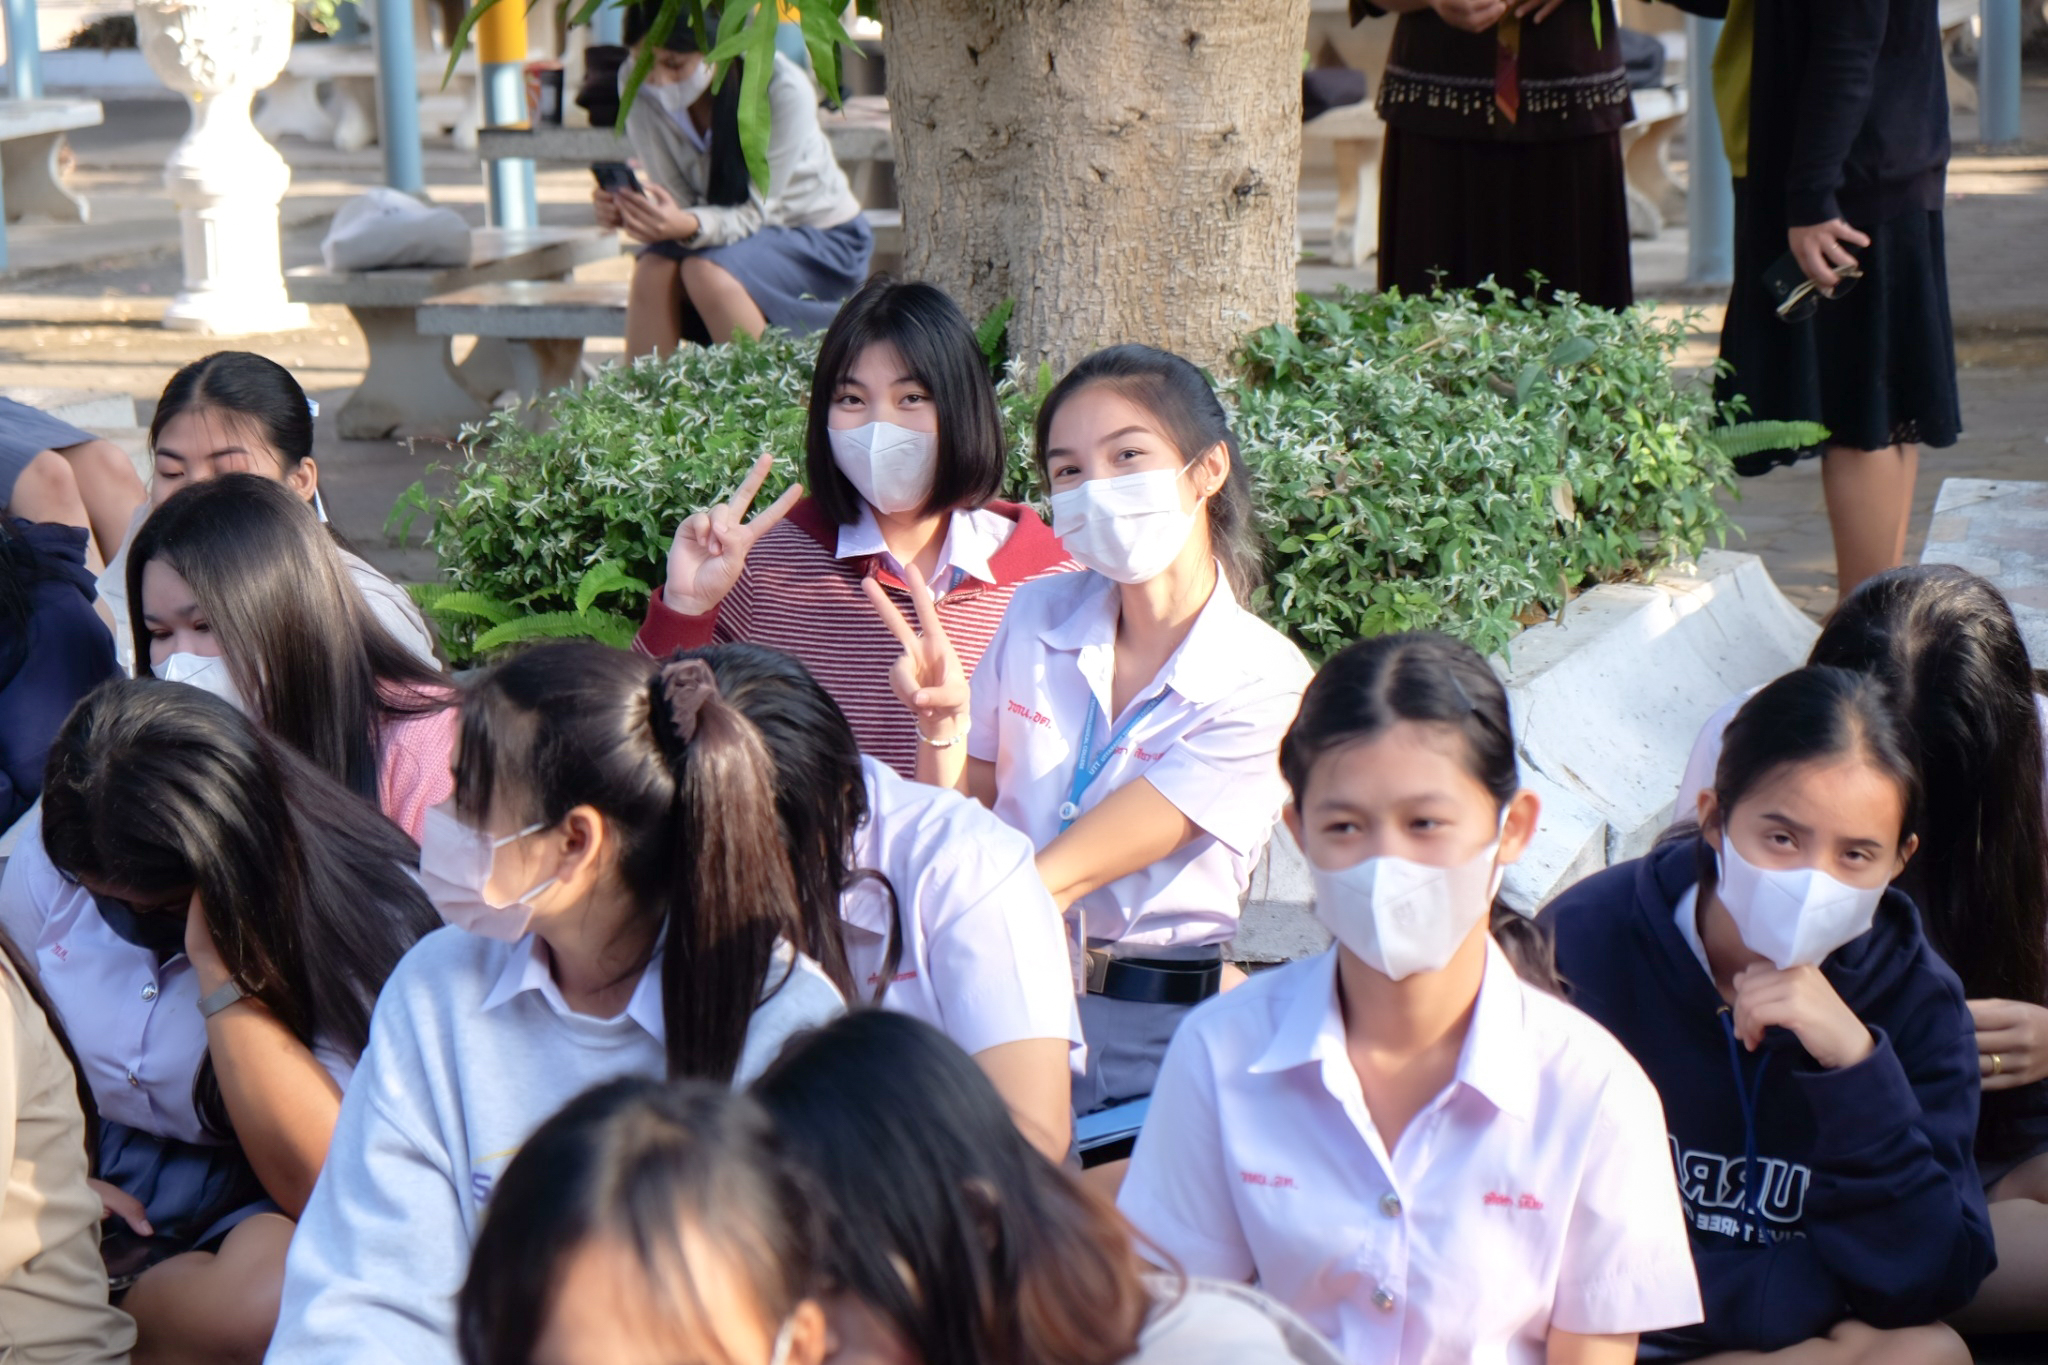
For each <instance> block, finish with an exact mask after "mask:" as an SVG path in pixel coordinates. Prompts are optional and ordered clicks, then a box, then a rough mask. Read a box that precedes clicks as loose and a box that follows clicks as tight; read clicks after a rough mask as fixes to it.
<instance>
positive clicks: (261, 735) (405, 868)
mask: <svg viewBox="0 0 2048 1365" xmlns="http://www.w3.org/2000/svg"><path fill="white" fill-rule="evenodd" d="M43 843H44V846H45V848H46V850H47V851H48V853H49V856H50V861H51V863H53V864H54V865H55V866H56V868H57V870H58V871H59V872H61V873H63V874H64V875H65V876H67V877H69V878H71V879H72V880H74V881H77V880H88V879H89V880H91V881H93V882H96V883H99V884H101V885H103V886H110V887H115V888H119V889H120V890H121V891H122V892H123V893H125V894H131V895H144V896H147V895H161V896H165V897H170V898H173V899H175V898H180V897H183V896H186V895H189V894H191V893H193V892H197V893H198V896H199V899H200V902H201V904H203V905H204V906H205V907H206V917H207V924H208V926H209V927H210V928H211V929H212V931H213V939H214V943H215V944H216V945H217V946H218V947H219V949H220V955H221V958H222V960H223V961H224V962H225V963H226V964H227V968H228V970H229V971H230V972H231V973H233V975H234V977H235V979H236V980H237V981H239V982H241V984H242V986H243V988H244V989H245V990H246V991H248V993H249V994H251V995H253V996H255V997H256V998H258V999H260V1000H261V1001H262V1002H263V1004H264V1005H265V1007H266V1008H268V1009H269V1010H270V1012H271V1013H272V1014H273V1015H275V1016H276V1017H277V1019H278V1020H279V1022H281V1023H282V1024H284V1026H285V1027H286V1028H288V1029H289V1030H291V1033H292V1036H293V1037H295V1038H297V1039H298V1040H299V1041H300V1042H301V1043H304V1044H305V1045H306V1046H307V1047H312V1046H313V1045H314V1044H315V1042H319V1043H323V1044H327V1045H331V1046H333V1047H335V1048H336V1049H337V1050H339V1051H341V1052H342V1053H344V1054H345V1055H347V1056H349V1057H351V1058H353V1057H356V1056H359V1055H360V1054H361V1052H362V1050H363V1048H364V1047H365V1046H366V1045H367V1044H368V1042H369V1038H370V1012H371V1008H372V1007H373V1006H374V1005H375V1004H376V1000H377V992H378V991H379V990H380V989H382V987H383V985H384V980H385V978H386V977H388V976H389V975H390V974H391V969H392V968H393V967H395V966H397V965H398V959H399V958H400V957H402V956H403V955H404V954H405V950H406V949H407V948H410V947H411V946H412V944H413V943H414V942H415V941H416V940H418V939H419V938H420V936H421V935H423V934H426V933H429V932H431V931H432V930H433V929H434V928H436V927H437V926H438V925H439V924H440V922H441V921H440V917H439V915H437V914H436V913H435V911H434V907H433V906H432V904H430V903H429V902H428V900H427V897H426V893H425V892H423V891H421V890H420V888H419V883H418V882H417V881H415V880H414V878H413V876H412V875H411V872H410V869H411V868H412V867H414V866H416V865H417V863H418V851H417V850H416V849H415V848H414V847H413V844H412V841H411V840H410V839H408V838H406V837H405V835H404V834H403V833H402V832H401V831H400V830H399V829H398V828H397V827H396V826H394V825H392V824H391V823H390V822H389V821H388V820H386V819H384V817H383V816H382V815H380V814H379V813H378V812H377V810H376V808H375V807H374V806H372V805H371V804H370V803H369V802H366V801H363V800H361V799H359V798H358V797H356V796H354V795H352V794H351V793H349V792H348V791H346V790H345V789H343V788H342V786H341V785H340V784H339V783H338V782H336V781H335V780H334V779H333V778H332V777H330V776H329V775H328V774H327V773H325V772H323V771H321V770H320V769H319V768H318V767H317V766H315V765H314V764H313V763H311V762H310V761H308V760H307V759H306V758H304V757H303V756H302V755H300V754H299V753H298V752H297V751H296V750H294V749H293V748H292V747H291V746H289V745H286V744H281V743H278V742H277V741H275V740H274V739H273V738H272V737H271V736H269V735H268V734H266V733H265V732H264V731H263V730H262V729H261V728H259V727H258V726H257V725H255V724H254V723H253V722H252V721H250V720H249V718H247V717H245V716H244V715H242V713H241V712H239V711H237V710H236V709H235V708H234V707H232V706H230V705H229V704H228V703H226V702H224V701H222V700H221V699H220V698H218V697H215V696H212V695H211V694H209V693H206V692H202V691H200V690H199V689H198V688H196V687H188V686H185V685H184V684H182V683H164V682H157V681H156V680H154V679H149V680H130V679H115V680H113V681H111V682H107V683H103V684H102V685H101V686H100V687H99V688H98V689H96V690H95V691H94V692H93V693H92V694H91V695H89V696H88V697H86V699H85V700H84V701H82V702H80V703H79V704H78V707H77V709H75V710H74V711H73V712H72V713H71V717H70V719H69V720H67V721H66V722H65V723H64V728H63V729H62V730H61V731H59V732H58V735H57V738H56V741H55V742H54V743H52V744H51V746H50V761H49V768H48V772H47V776H46V777H45V780H44V785H43ZM144 913H148V914H154V913H170V912H163V911H149V912H144ZM202 1079H203V1078H202ZM204 1092H205V1087H204V1086H203V1085H202V1087H201V1094H202V1102H201V1108H200V1112H201V1113H202V1114H204V1115H207V1116H208V1123H209V1126H210V1127H213V1128H215V1129H217V1130H222V1129H225V1127H226V1124H225V1121H224V1120H222V1119H221V1117H220V1113H221V1111H220V1109H219V1107H218V1104H217V1102H216V1103H208V1102H206V1100H205V1098H204ZM215 1100H216V1101H217V1096H215Z"/></svg>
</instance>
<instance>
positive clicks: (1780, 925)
mask: <svg viewBox="0 0 2048 1365" xmlns="http://www.w3.org/2000/svg"><path fill="white" fill-rule="evenodd" d="M1719 861H1720V868H1721V884H1720V886H1719V887H1718V888H1717V894H1718V895H1719V896H1720V897H1721V904H1723V905H1725V906H1727V907H1728V917H1729V918H1730V919H1732V920H1734V921H1735V928H1736V930H1737V932H1739V933H1740V934H1741V935H1742V941H1743V942H1744V943H1745V944H1747V945H1748V946H1749V949H1750V951H1751V952H1756V953H1762V954H1763V955H1764V956H1765V957H1767V958H1769V959H1770V962H1771V965H1772V966H1773V967H1776V968H1777V969H1778V970H1779V971H1783V970H1784V969H1785V968H1787V967H1817V966H1819V965H1820V963H1821V962H1822V960H1823V959H1825V958H1826V957H1827V955H1828V954H1829V953H1832V952H1833V951H1835V949H1837V948H1839V947H1841V946H1842V945H1843V944H1845V943H1848V942H1851V941H1852V940H1855V939H1858V938H1861V937H1862V936H1863V935H1864V934H1866V933H1868V932H1869V930H1870V926H1871V923H1872V921H1874V920H1875V919H1876V918H1877V904H1878V902H1879V901H1881V900H1883V899H1884V888H1883V887H1882V886H1873V887H1869V888H1864V887H1860V886H1850V885H1849V884H1848V883H1847V882H1838V881H1836V880H1835V879H1834V878H1833V877H1830V876H1829V875H1828V874H1827V873H1825V872H1822V871H1821V870H1820V869H1819V868H1816V867H1792V868H1762V867H1757V866H1755V865H1754V864H1752V863H1750V862H1749V861H1748V860H1747V859H1745V858H1744V857H1743V856H1742V852H1741V850H1739V849H1737V848H1736V847H1735V840H1734V839H1732V838H1730V837H1729V836H1728V834H1727V833H1726V832H1725V831H1724V832H1723V833H1722V835H1721V853H1720V859H1719Z"/></svg>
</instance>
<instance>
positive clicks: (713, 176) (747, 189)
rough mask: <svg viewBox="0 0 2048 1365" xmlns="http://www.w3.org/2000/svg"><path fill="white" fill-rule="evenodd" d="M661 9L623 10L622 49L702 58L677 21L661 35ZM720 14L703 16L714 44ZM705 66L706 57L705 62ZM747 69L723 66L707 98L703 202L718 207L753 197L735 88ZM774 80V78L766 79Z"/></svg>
mask: <svg viewBox="0 0 2048 1365" xmlns="http://www.w3.org/2000/svg"><path fill="white" fill-rule="evenodd" d="M660 10H661V6H660V5H658V4H656V3H653V0H640V3H638V4H632V5H628V6H627V7H626V43H627V45H628V46H629V47H633V48H638V47H639V46H640V45H641V44H642V43H643V42H647V41H652V42H653V43H654V45H655V46H657V47H660V48H662V49H663V50H665V51H668V52H702V51H703V50H704V45H703V43H702V42H700V41H699V40H698V38H697V31H696V29H694V28H692V27H691V26H690V24H689V23H687V22H685V21H684V20H683V19H681V18H680V17H678V18H677V19H676V20H675V21H674V23H673V25H672V26H671V27H670V28H669V29H668V31H667V32H666V33H664V32H661V31H660V30H661V24H660V21H659V19H658V17H657V16H658V15H659V13H660ZM718 21H719V11H718V10H717V8H716V7H710V8H707V9H706V10H705V12H704V25H705V28H706V29H707V30H708V31H709V33H710V34H711V36H712V37H713V38H714V39H715V38H716V36H717V34H718ZM704 60H705V61H707V62H709V61H710V60H711V59H710V57H708V56H707V57H705V59H704ZM746 71H747V63H746V59H745V58H743V57H734V58H732V59H731V61H730V62H728V63H727V66H726V70H725V75H724V77H723V79H722V80H721V82H720V84H719V86H718V89H717V90H715V91H713V92H712V95H711V139H710V142H711V170H710V174H709V175H708V176H707V177H706V178H707V180H708V181H709V183H708V184H706V185H705V187H704V202H705V203H707V204H715V205H721V206H730V205H733V204H744V203H746V202H747V199H748V196H749V195H750V194H751V193H752V192H753V188H754V179H753V173H752V172H750V171H749V170H748V169H747V154H746V151H745V149H744V148H742V147H741V146H740V85H741V82H742V81H744V80H745V79H746ZM770 78H771V79H773V73H772V72H771V73H770Z"/></svg>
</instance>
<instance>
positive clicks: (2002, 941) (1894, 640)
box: [1678, 564, 2048, 1331]
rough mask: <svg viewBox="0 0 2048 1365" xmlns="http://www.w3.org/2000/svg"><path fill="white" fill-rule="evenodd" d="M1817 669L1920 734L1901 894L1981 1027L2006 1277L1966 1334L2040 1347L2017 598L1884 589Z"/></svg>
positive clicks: (2036, 795) (2038, 786) (2039, 1160)
mask: <svg viewBox="0 0 2048 1365" xmlns="http://www.w3.org/2000/svg"><path fill="white" fill-rule="evenodd" d="M1808 662H1809V663H1814V664H1827V665H1831V666H1833V667H1836V668H1847V669H1851V670H1853V671H1855V672H1858V673H1865V674H1868V675H1870V676H1872V677H1875V678H1878V679H1880V680H1882V681H1883V682H1884V684H1885V685H1886V688H1887V690H1888V692H1889V694H1890V696H1891V699H1892V707H1893V711H1894V714H1895V715H1897V716H1899V717H1900V718H1901V719H1902V720H1903V721H1904V722H1905V725H1904V732H1905V735H1906V742H1907V744H1908V746H1909V748H1910V749H1911V752H1912V757H1913V762H1914V767H1915V768H1916V769H1917V771H1918V772H1919V775H1920V783H1921V790H1922V793H1923V799H1922V801H1921V803H1920V809H1921V817H1920V821H1919V829H1918V834H1919V839H1920V846H1919V849H1918V851H1917V852H1915V853H1914V855H1913V860H1912V861H1911V862H1910V863H1908V864H1907V865H1906V870H1905V872H1904V873H1902V874H1901V875H1900V877H1899V879H1898V887H1899V889H1900V890H1901V891H1903V892H1905V893H1906V894H1907V895H1909V896H1911V897H1912V898H1913V903H1914V904H1915V905H1916V906H1917V907H1918V908H1919V910H1920V913H1921V916H1922V920H1923V924H1924V927H1925V930H1926V933H1927V939H1928V942H1929V943H1931V944H1933V945H1934V948H1935V950H1936V951H1937V952H1938V953H1940V955H1941V958H1942V961H1944V962H1946V963H1948V965H1949V966H1951V967H1953V968H1954V969H1955V972H1956V975H1957V976H1958V977H1960V978H1961V979H1962V983H1963V992H1964V994H1965V996H1966V997H1967V998H1968V999H1969V1002H1970V1014H1971V1016H1972V1017H1973V1019H1974V1020H1975V1022H1976V1026H1977V1054H1978V1065H1979V1068H1980V1071H1981V1074H1982V1077H1983V1098H1982V1107H1981V1109H1980V1110H1979V1113H1978V1118H1977V1141H1976V1157H1977V1170H1978V1174H1979V1175H1980V1176H1981V1177H1982V1178H1983V1181H1984V1190H1985V1197H1986V1199H1988V1200H1989V1201H1990V1204H1991V1224H1992V1227H1993V1228H1994V1229H1995V1231H1996V1232H1997V1241H1998V1268H1997V1269H1996V1270H1994V1271H1992V1272H1991V1276H1990V1277H1989V1278H1988V1279H1987V1280H1986V1281H1985V1282H1984V1285H1983V1288H1981V1289H1980V1290H1979V1291H1978V1293H1977V1297H1976V1298H1975V1299H1974V1300H1972V1301H1971V1304H1970V1306H1969V1308H1967V1309H1965V1310H1964V1312H1963V1313H1962V1314H1959V1315H1957V1316H1956V1318H1955V1319H1954V1320H1955V1321H1956V1322H1957V1324H1958V1325H1959V1326H1963V1327H1965V1328H1966V1330H1975V1331H2016V1330H2017V1331H2024V1330H2038V1329H2039V1328H2041V1327H2044V1326H2048V1313H2044V1311H2043V1308H2042V1297H2041V1293H2040V1288H2041V1286H2042V1284H2043V1283H2044V1282H2048V833H2044V828H2043V825H2044V816H2043V799H2044V798H2043V784H2044V781H2048V774H2044V771H2043V768H2044V755H2043V743H2042V731H2043V728H2044V726H2048V697H2044V696H2043V695H2042V694H2041V692H2040V691H2039V690H2038V688H2037V687H2036V682H2035V675H2034V672H2033V666H2032V664H2031V663H2030V661H2029V660H2028V658H2027V648H2026V644H2025V642H2024V641H2023V640H2022V639H2021V638H2020V632H2019V626H2018V624H2017V623H2016V622H2015V621H2014V620H2013V616H2012V608H2011V607H2010V606H2008V605H2007V604H2006V601H2005V598H2004V597H2003V596H2001V595H2000V594H1999V591H1998V589H1997V588H1995V587H1993V586H1992V585H1991V584H1990V583H1988V582H1986V581H1985V580H1984V579H1982V578H1979V577H1978V576H1977V575H1975V574H1973V573H1970V572H1968V571H1967V570H1964V569H1959V568H1957V567H1955V566H1954V565H1951V564H1921V565H1914V566H1911V567H1908V568H1901V569H1892V570H1889V571H1888V572H1885V573H1881V574H1879V575H1877V576H1876V577H1874V578H1871V579H1869V580H1868V581H1866V582H1865V583H1864V584H1863V585H1862V586H1861V587H1860V588H1858V589H1857V590H1856V591H1855V592H1853V593H1851V594H1850V595H1849V596H1848V597H1847V598H1846V599H1845V600H1844V601H1843V602H1842V604H1841V605H1840V606H1838V607H1836V608H1835V610H1834V612H1833V614H1831V615H1830V616H1829V617H1828V620H1827V624H1826V625H1825V626H1824V627H1823V628H1822V630H1821V633H1820V638H1819V639H1818V640H1816V641H1814V645H1813V652H1812V654H1811V655H1810V656H1809V657H1808ZM1751 695H1754V694H1753V693H1752V694H1751ZM1747 699H1748V698H1747V697H1738V698H1736V699H1735V700H1734V701H1732V702H1730V703H1729V704H1728V705H1727V706H1725V707H1723V708H1722V709H1721V711H1719V712H1718V713H1716V714H1715V715H1714V716H1713V717H1712V718H1711V719H1710V720H1709V721H1708V722H1707V724H1706V726H1705V728H1704V729H1702V730H1701V732H1700V737H1699V739H1698V741H1697V742H1696V743H1695V744H1694V746H1693V754H1692V760H1691V762H1690V763H1688V764H1687V766H1686V775H1685V781H1684V783H1683V786H1682V790H1681V792H1680V795H1679V807H1678V809H1679V811H1680V812H1681V813H1682V814H1690V813H1691V812H1692V811H1693V810H1694V809H1696V808H1697V805H1698V801H1699V793H1700V791H1701V789H1703V788H1706V787H1709V786H1710V785H1711V784H1712V782H1713V780H1714V766H1715V763H1716V761H1717V760H1718V759H1719V757H1720V754H1721V745H1722V742H1723V732H1724V731H1725V730H1726V729H1727V727H1728V722H1729V721H1730V720H1731V719H1732V718H1733V717H1734V715H1735V712H1736V710H1737V709H1738V708H1739V707H1740V706H1741V705H1742V704H1743V702H1745V701H1746V700H1747Z"/></svg>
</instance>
